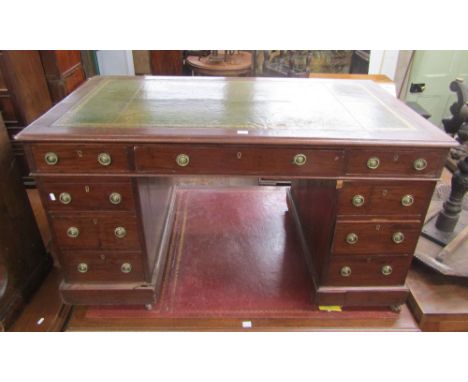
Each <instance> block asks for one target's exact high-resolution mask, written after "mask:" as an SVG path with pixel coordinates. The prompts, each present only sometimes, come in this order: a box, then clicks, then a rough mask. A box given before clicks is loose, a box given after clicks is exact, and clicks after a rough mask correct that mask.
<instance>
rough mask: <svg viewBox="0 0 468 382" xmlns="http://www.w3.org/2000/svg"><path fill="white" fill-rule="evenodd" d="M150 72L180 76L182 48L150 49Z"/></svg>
mask: <svg viewBox="0 0 468 382" xmlns="http://www.w3.org/2000/svg"><path fill="white" fill-rule="evenodd" d="M149 55H150V67H151V74H154V75H158V76H181V75H182V74H183V66H184V57H183V56H184V55H183V51H182V50H150V51H149Z"/></svg>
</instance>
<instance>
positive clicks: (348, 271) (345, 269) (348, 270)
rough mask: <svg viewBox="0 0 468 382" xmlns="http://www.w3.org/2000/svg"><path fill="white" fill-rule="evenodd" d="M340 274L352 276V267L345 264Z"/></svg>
mask: <svg viewBox="0 0 468 382" xmlns="http://www.w3.org/2000/svg"><path fill="white" fill-rule="evenodd" d="M340 275H341V276H343V277H349V276H351V268H350V267H348V266H347V265H345V266H344V267H343V268H341V269H340Z"/></svg>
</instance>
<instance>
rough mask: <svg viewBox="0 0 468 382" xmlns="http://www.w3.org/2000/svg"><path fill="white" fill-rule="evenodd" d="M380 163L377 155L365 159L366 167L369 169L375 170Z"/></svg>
mask: <svg viewBox="0 0 468 382" xmlns="http://www.w3.org/2000/svg"><path fill="white" fill-rule="evenodd" d="M379 165H380V159H379V158H377V157H371V158H369V159H368V160H367V167H368V168H370V169H371V170H375V169H376V168H377V167H379Z"/></svg>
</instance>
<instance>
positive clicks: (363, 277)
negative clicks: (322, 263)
mask: <svg viewBox="0 0 468 382" xmlns="http://www.w3.org/2000/svg"><path fill="white" fill-rule="evenodd" d="M411 259H412V256H409V255H405V256H385V255H378V256H355V257H352V258H350V257H347V256H336V257H332V258H330V263H329V264H328V269H327V272H326V273H325V275H324V280H323V281H324V283H323V284H324V285H329V286H372V285H373V286H380V285H382V286H386V285H402V284H404V282H405V278H406V274H407V273H408V270H409V267H410V265H411Z"/></svg>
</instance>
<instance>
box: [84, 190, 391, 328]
mask: <svg viewBox="0 0 468 382" xmlns="http://www.w3.org/2000/svg"><path fill="white" fill-rule="evenodd" d="M286 192H287V188H286V187H243V188H214V189H213V188H209V189H208V188H206V189H204V188H181V189H179V190H178V191H177V201H176V216H175V222H174V229H173V234H172V238H171V243H170V247H169V248H170V249H169V254H168V261H167V268H166V273H165V276H164V281H163V286H162V291H161V296H160V298H159V300H158V302H157V304H155V306H154V307H153V309H152V310H146V309H145V308H144V307H143V306H93V307H88V308H87V310H86V314H85V318H89V319H98V318H103V319H107V318H108V319H112V318H116V319H125V318H129V319H130V318H132V319H133V318H135V319H137V318H142V319H148V318H155V319H156V318H197V317H198V318H200V319H203V318H210V319H213V318H220V319H222V318H239V319H241V320H249V319H255V318H304V319H307V318H314V319H317V318H321V317H323V318H324V319H330V318H337V319H346V318H347V317H349V318H353V319H374V318H375V319H387V318H388V319H390V320H394V319H395V318H396V317H397V316H398V315H397V314H396V313H393V312H391V311H390V310H389V309H387V308H373V309H370V308H367V309H366V310H360V309H348V310H344V311H342V312H323V311H319V310H318V308H317V307H316V306H314V305H313V304H312V302H311V301H312V300H311V293H313V292H312V291H313V286H312V280H311V278H310V276H309V273H308V270H307V267H306V263H305V259H304V255H303V253H302V249H301V246H300V242H299V238H298V235H297V233H296V232H295V227H294V223H293V220H292V216H291V215H290V213H289V212H288V208H287V204H286ZM317 224H320V222H317Z"/></svg>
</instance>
